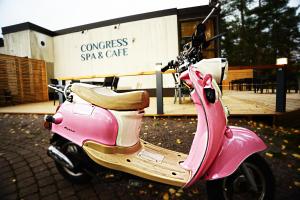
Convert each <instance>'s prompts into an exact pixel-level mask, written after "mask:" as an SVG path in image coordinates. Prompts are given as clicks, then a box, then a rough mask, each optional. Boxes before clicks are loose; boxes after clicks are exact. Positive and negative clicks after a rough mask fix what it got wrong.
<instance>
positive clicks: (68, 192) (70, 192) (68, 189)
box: [58, 187, 75, 199]
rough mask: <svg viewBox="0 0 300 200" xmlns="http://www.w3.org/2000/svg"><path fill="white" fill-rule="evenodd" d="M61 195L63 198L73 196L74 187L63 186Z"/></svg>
mask: <svg viewBox="0 0 300 200" xmlns="http://www.w3.org/2000/svg"><path fill="white" fill-rule="evenodd" d="M58 194H59V196H60V197H61V198H62V199H65V198H66V197H69V196H72V195H74V194H75V191H74V188H72V187H66V188H62V189H60V190H59V191H58Z"/></svg>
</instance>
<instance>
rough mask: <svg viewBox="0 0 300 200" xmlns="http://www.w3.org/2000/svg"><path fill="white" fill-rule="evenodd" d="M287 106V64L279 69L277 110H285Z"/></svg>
mask: <svg viewBox="0 0 300 200" xmlns="http://www.w3.org/2000/svg"><path fill="white" fill-rule="evenodd" d="M285 108H286V65H284V66H283V67H282V68H279V69H277V85H276V112H285Z"/></svg>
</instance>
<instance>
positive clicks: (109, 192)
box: [0, 114, 300, 200]
mask: <svg viewBox="0 0 300 200" xmlns="http://www.w3.org/2000/svg"><path fill="white" fill-rule="evenodd" d="M233 123H235V122H233ZM236 123H237V125H238V124H246V125H247V124H248V125H249V127H250V128H252V129H254V130H257V131H259V130H265V132H272V135H273V136H275V137H271V136H270V135H267V134H266V135H263V139H264V140H265V141H267V142H268V143H269V145H270V146H271V148H270V149H269V150H268V152H265V153H268V154H267V156H266V159H267V161H268V162H269V163H270V164H271V166H272V169H273V172H274V175H275V177H276V179H277V186H278V187H277V192H276V194H277V199H282V200H283V199H292V198H295V197H296V196H299V195H300V192H299V188H300V176H299V173H300V166H299V130H295V129H288V130H286V129H284V128H282V127H280V128H278V129H276V130H275V131H274V129H272V128H271V127H268V126H265V125H263V124H258V123H256V122H252V121H246V120H243V121H237V122H236ZM187 127H189V128H187ZM195 127H196V119H194V118H167V119H153V118H146V119H145V122H144V124H143V128H142V132H141V134H142V137H143V138H144V139H146V140H147V141H149V142H153V143H154V144H156V145H162V146H164V147H167V148H171V149H179V151H183V152H187V151H188V147H189V145H190V143H189V142H190V140H191V138H192V137H193V134H192V132H191V131H192V130H193V129H195ZM182 130H186V131H187V132H186V133H184V132H182ZM49 137H50V135H49V132H48V131H46V130H44V129H43V128H42V116H40V115H8V114H5V115H0V180H1V181H0V199H5V200H8V199H29V200H31V199H51V200H52V199H89V200H92V199H166V200H167V199H206V194H205V186H204V184H203V183H199V184H197V185H195V186H193V187H192V188H189V189H184V190H181V189H179V188H176V187H172V186H168V185H163V184H158V183H153V182H150V181H146V180H142V179H139V178H136V177H133V176H130V175H126V174H118V173H115V172H111V171H107V172H106V173H104V174H103V175H102V176H100V177H98V178H95V179H93V180H92V182H91V183H89V184H84V185H74V184H72V183H70V182H68V181H66V180H64V179H63V177H62V176H61V175H60V174H59V173H58V171H57V170H56V168H55V166H54V162H53V160H51V159H50V158H49V157H48V156H47V155H46V149H47V147H48V140H49ZM158 137H160V138H161V139H158ZM277 138H279V139H277ZM186 140H189V141H186ZM167 141H169V142H167ZM282 145H284V146H282ZM289 145H292V147H291V148H290V147H289ZM297 152H298V153H297Z"/></svg>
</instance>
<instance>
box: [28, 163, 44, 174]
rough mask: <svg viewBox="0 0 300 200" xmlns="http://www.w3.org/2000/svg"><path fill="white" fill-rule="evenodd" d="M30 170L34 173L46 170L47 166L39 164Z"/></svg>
mask: <svg viewBox="0 0 300 200" xmlns="http://www.w3.org/2000/svg"><path fill="white" fill-rule="evenodd" d="M32 171H33V172H34V173H39V172H43V171H48V168H47V166H45V165H44V164H40V165H38V166H35V167H33V168H32Z"/></svg>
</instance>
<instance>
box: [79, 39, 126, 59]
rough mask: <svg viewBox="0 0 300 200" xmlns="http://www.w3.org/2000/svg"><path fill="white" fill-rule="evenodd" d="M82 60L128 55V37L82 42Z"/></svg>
mask: <svg viewBox="0 0 300 200" xmlns="http://www.w3.org/2000/svg"><path fill="white" fill-rule="evenodd" d="M80 51H81V52H80V53H81V55H80V56H81V61H89V60H101V59H106V58H112V57H122V56H128V38H121V39H113V40H106V41H99V42H92V43H87V44H82V45H81V47H80Z"/></svg>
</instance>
